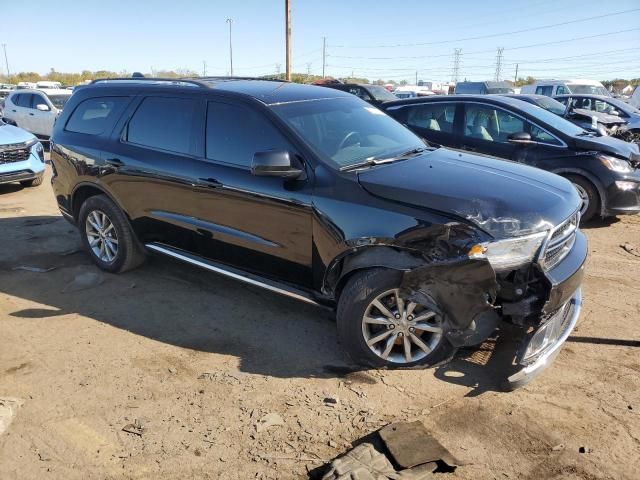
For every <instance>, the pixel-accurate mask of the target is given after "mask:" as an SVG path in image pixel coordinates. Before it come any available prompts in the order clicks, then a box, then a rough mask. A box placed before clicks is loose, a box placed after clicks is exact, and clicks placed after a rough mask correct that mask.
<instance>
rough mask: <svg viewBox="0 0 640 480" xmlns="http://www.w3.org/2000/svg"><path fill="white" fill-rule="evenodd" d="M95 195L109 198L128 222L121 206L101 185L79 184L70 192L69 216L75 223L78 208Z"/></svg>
mask: <svg viewBox="0 0 640 480" xmlns="http://www.w3.org/2000/svg"><path fill="white" fill-rule="evenodd" d="M96 195H106V196H107V197H109V200H111V201H112V202H113V203H114V204H116V205H117V206H118V208H119V209H120V210H122V212H123V213H124V214H125V217H127V220H129V216H128V215H127V212H126V211H125V210H124V209H123V208H122V205H120V203H119V202H118V201H117V200H116V199H115V198H114V197H113V195H111V194H110V193H109V192H108V191H107V190H106V189H105V188H103V187H102V186H101V185H98V184H95V183H89V182H83V183H79V184H78V185H76V186H75V188H74V189H73V192H71V214H72V215H73V219H74V220H75V221H76V222H77V221H78V215H79V213H80V208H81V207H82V204H83V203H84V202H86V201H87V199H88V198H90V197H93V196H96Z"/></svg>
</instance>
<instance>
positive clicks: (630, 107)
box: [607, 98, 640, 113]
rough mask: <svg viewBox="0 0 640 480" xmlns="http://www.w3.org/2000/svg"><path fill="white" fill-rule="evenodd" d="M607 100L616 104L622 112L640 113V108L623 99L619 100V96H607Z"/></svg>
mask: <svg viewBox="0 0 640 480" xmlns="http://www.w3.org/2000/svg"><path fill="white" fill-rule="evenodd" d="M607 102H609V103H610V104H612V105H613V106H615V107H616V108H617V109H618V110H620V111H621V112H633V113H640V110H639V109H637V108H636V107H634V106H633V105H631V104H630V103H626V102H623V101H622V100H618V99H617V98H607Z"/></svg>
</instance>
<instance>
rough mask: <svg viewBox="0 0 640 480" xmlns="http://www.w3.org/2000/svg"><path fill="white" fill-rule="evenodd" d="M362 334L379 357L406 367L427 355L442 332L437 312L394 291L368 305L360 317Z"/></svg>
mask: <svg viewBox="0 0 640 480" xmlns="http://www.w3.org/2000/svg"><path fill="white" fill-rule="evenodd" d="M362 335H363V336H364V340H365V342H366V343H367V345H368V346H369V348H370V349H371V351H372V352H373V353H375V354H376V355H377V356H378V357H380V358H382V359H383V360H386V361H387V362H393V363H399V364H403V363H404V364H408V363H413V362H416V361H419V360H421V359H423V358H425V357H426V356H427V355H429V354H430V353H431V352H432V351H433V350H434V349H435V348H436V347H437V346H438V344H439V343H440V340H441V339H442V335H443V329H442V323H441V319H440V317H439V315H437V314H436V312H434V311H432V310H431V309H429V308H428V307H425V306H424V305H420V304H419V303H416V302H413V301H410V300H407V299H405V298H403V297H402V295H401V294H400V291H399V290H398V289H393V290H388V291H386V292H384V293H381V294H380V295H378V296H377V297H376V298H375V299H374V300H373V301H372V302H371V303H370V304H369V305H368V307H367V309H366V310H365V312H364V316H363V317H362Z"/></svg>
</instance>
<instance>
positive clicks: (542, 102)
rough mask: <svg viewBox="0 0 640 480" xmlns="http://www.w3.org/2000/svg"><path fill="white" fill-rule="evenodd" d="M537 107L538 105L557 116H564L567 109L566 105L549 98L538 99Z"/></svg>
mask: <svg viewBox="0 0 640 480" xmlns="http://www.w3.org/2000/svg"><path fill="white" fill-rule="evenodd" d="M535 105H538V106H539V107H542V108H544V109H545V110H548V111H550V112H551V113H555V114H556V115H564V111H565V110H566V109H567V107H566V106H565V105H563V104H562V103H560V102H559V101H557V100H554V99H553V98H549V97H540V98H536V103H535Z"/></svg>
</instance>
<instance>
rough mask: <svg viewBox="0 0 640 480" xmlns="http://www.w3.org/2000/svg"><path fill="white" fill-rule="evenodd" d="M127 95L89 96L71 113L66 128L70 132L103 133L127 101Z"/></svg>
mask: <svg viewBox="0 0 640 480" xmlns="http://www.w3.org/2000/svg"><path fill="white" fill-rule="evenodd" d="M127 100H128V99H127V97H101V98H89V99H87V100H84V101H82V102H80V104H79V105H78V106H77V107H76V109H75V110H74V111H73V113H72V114H71V117H70V118H69V121H68V122H67V126H66V127H65V130H67V131H68V132H75V133H84V134H87V135H101V134H103V133H104V132H105V131H106V129H107V127H108V126H109V125H113V122H114V119H115V118H117V116H119V114H120V112H121V111H122V109H123V108H124V106H125V105H126V103H127Z"/></svg>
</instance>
